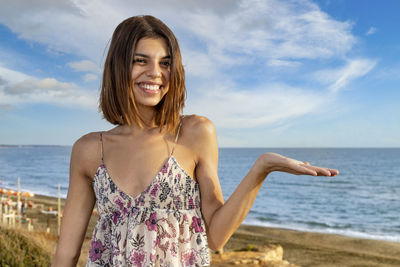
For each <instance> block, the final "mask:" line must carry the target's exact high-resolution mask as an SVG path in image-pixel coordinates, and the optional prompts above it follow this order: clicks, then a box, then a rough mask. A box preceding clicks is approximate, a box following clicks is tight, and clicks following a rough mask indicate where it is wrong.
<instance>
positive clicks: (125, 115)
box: [99, 16, 186, 131]
mask: <svg viewBox="0 0 400 267" xmlns="http://www.w3.org/2000/svg"><path fill="white" fill-rule="evenodd" d="M141 38H163V39H164V40H165V41H166V43H167V45H168V49H169V53H170V57H171V65H170V81H169V90H168V92H167V94H166V95H165V96H164V97H163V99H162V100H161V101H160V103H159V104H158V105H157V106H156V107H155V108H156V111H157V112H156V124H157V125H158V126H159V127H160V131H161V130H162V128H163V127H164V126H166V129H167V131H174V130H175V129H176V127H177V125H178V124H179V121H180V113H181V112H182V110H183V107H184V105H185V98H186V87H185V71H184V69H183V65H182V56H181V52H180V49H179V44H178V41H177V39H176V37H175V35H174V34H173V33H172V31H171V30H170V29H169V28H168V27H167V25H165V24H164V23H163V22H162V21H160V20H159V19H157V18H155V17H153V16H135V17H131V18H128V19H126V20H124V21H123V22H121V23H120V24H119V25H118V26H117V28H116V29H115V31H114V34H113V36H112V39H111V43H110V47H109V50H108V54H107V58H106V61H105V63H104V72H103V81H102V85H101V93H100V101H99V109H100V110H101V111H102V112H103V117H104V118H105V119H106V120H107V121H109V122H110V123H112V124H115V125H117V124H118V125H125V124H126V125H132V123H133V122H135V123H137V124H138V125H139V126H140V127H143V124H145V123H144V121H143V119H142V118H141V116H140V114H139V112H138V109H137V106H136V103H135V97H134V94H133V83H132V78H131V69H132V64H133V62H134V51H135V48H136V44H137V43H138V41H139V40H140V39H141Z"/></svg>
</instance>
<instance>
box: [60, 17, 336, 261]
mask: <svg viewBox="0 0 400 267" xmlns="http://www.w3.org/2000/svg"><path fill="white" fill-rule="evenodd" d="M185 94H186V89H185V76H184V69H183V66H182V60H181V54H180V49H179V45H178V42H177V40H176V38H175V36H174V34H173V33H172V32H171V30H170V29H169V28H168V27H167V26H166V25H165V24H163V23H162V22H161V21H160V20H158V19H156V18H154V17H152V16H137V17H132V18H129V19H126V20H125V21H123V22H122V23H121V24H120V25H119V26H118V27H117V28H116V30H115V32H114V34H113V37H112V40H111V44H110V48H109V51H108V55H107V59H106V62H105V65H104V73H103V82H102V88H101V96H100V109H101V111H102V113H103V116H104V118H105V119H106V120H108V121H109V122H110V123H112V124H114V125H117V126H116V127H115V128H113V129H111V130H109V131H105V132H94V133H89V134H87V135H85V136H82V137H81V138H80V139H79V140H77V141H76V142H75V144H74V146H73V149H72V154H71V166H70V185H69V190H68V197H67V202H66V205H65V210H64V216H63V220H62V226H61V234H60V239H59V242H58V246H57V252H56V255H55V257H54V261H53V266H74V265H76V262H77V260H78V258H79V255H80V250H81V246H82V242H83V239H84V236H85V232H86V228H87V225H88V221H89V219H90V216H91V214H92V209H93V206H94V204H95V203H96V206H97V210H98V214H99V218H98V222H97V225H96V227H95V229H94V232H93V236H92V241H91V247H90V251H89V257H88V260H87V266H205V265H209V262H210V259H209V248H210V249H212V250H220V249H221V248H222V247H223V246H224V244H225V243H226V242H227V241H228V239H229V237H230V236H231V235H232V234H233V232H234V231H235V230H236V229H237V228H238V227H239V225H240V224H241V223H242V221H243V220H244V218H245V217H246V215H247V213H248V212H249V210H250V208H251V206H252V204H253V202H254V200H255V198H256V196H257V193H258V191H259V189H260V187H261V185H262V183H263V181H264V180H265V178H266V177H267V175H268V174H269V173H271V172H273V171H283V172H288V173H292V174H298V175H314V176H317V175H319V176H335V175H337V174H338V171H336V170H333V169H329V168H321V167H316V166H311V165H309V164H308V163H306V162H302V161H298V160H294V159H290V158H286V157H284V156H281V155H278V154H273V153H266V154H263V155H260V156H259V158H258V159H257V160H256V162H255V163H254V165H253V166H252V168H251V169H250V170H249V172H248V174H247V175H246V176H245V177H244V179H243V180H242V182H241V183H240V184H239V186H238V187H237V189H236V190H235V191H234V193H233V194H232V195H231V196H230V197H229V199H228V200H227V201H226V202H225V203H224V199H223V197H222V192H221V187H220V184H219V180H218V171H217V169H218V146H217V137H216V133H215V128H214V125H213V124H212V122H211V121H209V120H208V119H207V118H205V117H201V116H197V115H190V116H182V115H181V112H182V109H183V106H184V100H185Z"/></svg>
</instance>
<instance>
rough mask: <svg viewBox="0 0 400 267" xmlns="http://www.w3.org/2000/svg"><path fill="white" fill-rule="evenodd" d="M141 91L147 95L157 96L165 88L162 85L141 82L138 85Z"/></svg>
mask: <svg viewBox="0 0 400 267" xmlns="http://www.w3.org/2000/svg"><path fill="white" fill-rule="evenodd" d="M137 85H138V86H139V88H140V89H142V90H143V91H144V92H146V93H150V94H157V93H159V92H160V90H161V89H162V88H163V86H162V85H160V84H157V83H149V82H139V83H137Z"/></svg>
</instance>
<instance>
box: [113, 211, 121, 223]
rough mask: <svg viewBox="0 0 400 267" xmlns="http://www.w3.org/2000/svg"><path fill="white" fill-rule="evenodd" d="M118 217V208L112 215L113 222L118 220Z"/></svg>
mask: <svg viewBox="0 0 400 267" xmlns="http://www.w3.org/2000/svg"><path fill="white" fill-rule="evenodd" d="M120 218H121V212H120V211H118V210H116V211H114V216H113V222H114V224H117V222H118V221H119V220H120Z"/></svg>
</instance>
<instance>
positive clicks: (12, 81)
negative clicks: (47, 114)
mask: <svg viewBox="0 0 400 267" xmlns="http://www.w3.org/2000/svg"><path fill="white" fill-rule="evenodd" d="M0 77H2V80H4V81H5V82H4V83H2V85H0V105H7V106H10V105H15V104H21V103H32V102H34V103H54V104H58V105H61V106H75V107H80V108H85V109H91V110H96V106H97V98H98V97H97V93H96V92H93V91H85V90H83V89H81V88H79V87H78V86H77V85H76V84H74V83H67V82H60V81H58V80H56V79H54V78H45V79H37V78H35V77H31V76H28V75H26V74H23V73H20V72H17V71H14V70H10V69H7V68H4V67H0ZM5 77H6V78H5Z"/></svg>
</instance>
